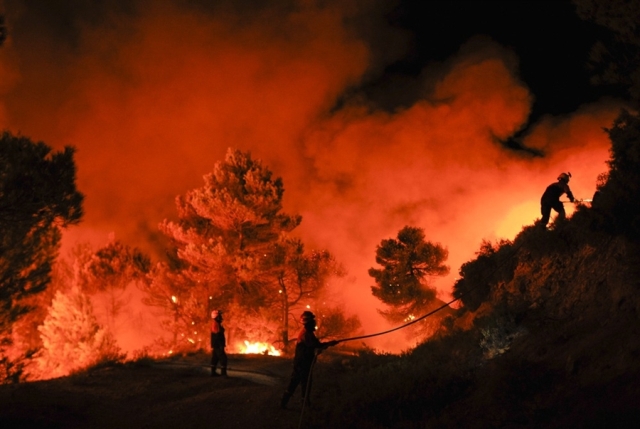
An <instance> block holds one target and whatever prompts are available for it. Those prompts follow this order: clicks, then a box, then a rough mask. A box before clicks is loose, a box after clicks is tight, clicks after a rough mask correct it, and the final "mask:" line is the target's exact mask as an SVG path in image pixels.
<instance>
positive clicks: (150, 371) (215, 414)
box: [0, 355, 300, 429]
mask: <svg viewBox="0 0 640 429" xmlns="http://www.w3.org/2000/svg"><path fill="white" fill-rule="evenodd" d="M206 363H207V357H206V356H204V355H203V356H192V357H185V358H182V359H172V360H171V361H159V362H147V363H145V364H143V363H140V364H128V365H124V366H117V367H107V368H102V369H97V370H93V371H90V372H87V373H83V374H78V375H75V376H70V377H65V378H60V379H56V380H48V381H42V382H33V383H23V384H18V385H5V386H0V427H2V428H3V429H10V428H27V427H29V428H32V427H35V428H72V429H73V428H98V429H99V428H105V429H106V428H109V429H112V428H172V429H179V428H180V429H182V428H211V427H213V428H216V429H231V428H244V429H261V428H265V429H267V428H269V429H272V428H283V429H289V428H297V427H298V424H299V419H300V407H299V405H298V404H297V403H294V401H292V407H291V409H288V410H281V409H280V408H279V406H278V404H279V400H280V396H281V394H282V391H283V390H284V387H285V384H286V381H287V379H288V376H289V371H290V369H291V361H290V360H289V359H285V358H277V357H271V356H236V355H232V356H230V360H229V368H230V371H229V375H230V377H228V378H223V377H215V378H212V377H211V376H210V370H209V368H208V367H207V366H206Z"/></svg>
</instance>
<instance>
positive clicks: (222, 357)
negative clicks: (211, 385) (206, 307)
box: [211, 310, 227, 377]
mask: <svg viewBox="0 0 640 429" xmlns="http://www.w3.org/2000/svg"><path fill="white" fill-rule="evenodd" d="M211 319H212V320H211V377H216V376H217V375H218V373H217V372H216V368H217V367H218V363H220V375H222V376H224V377H226V376H227V353H226V352H225V351H224V348H225V347H226V345H227V342H226V340H225V338H224V326H222V311H220V310H213V311H212V312H211Z"/></svg>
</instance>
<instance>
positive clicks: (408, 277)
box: [369, 226, 449, 319]
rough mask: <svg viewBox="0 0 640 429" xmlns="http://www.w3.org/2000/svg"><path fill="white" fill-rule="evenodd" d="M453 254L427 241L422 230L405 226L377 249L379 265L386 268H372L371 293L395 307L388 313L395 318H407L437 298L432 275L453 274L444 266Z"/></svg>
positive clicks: (382, 242) (370, 271)
mask: <svg viewBox="0 0 640 429" xmlns="http://www.w3.org/2000/svg"><path fill="white" fill-rule="evenodd" d="M448 256H449V252H448V251H447V249H445V248H444V247H442V246H441V245H440V244H438V243H432V242H429V241H426V239H425V234H424V231H423V230H422V229H421V228H416V227H410V226H405V227H404V228H402V229H401V230H400V231H399V232H398V235H397V238H395V239H385V240H382V241H381V242H380V244H379V245H378V246H377V248H376V262H377V263H378V264H379V265H381V266H382V268H371V269H369V275H370V276H371V277H373V278H374V279H375V281H376V285H375V286H372V287H371V292H372V293H373V295H374V296H375V297H376V298H378V299H379V300H380V301H382V302H383V303H385V304H387V305H388V306H390V307H391V308H392V312H387V313H385V312H384V311H383V312H382V313H383V314H386V315H387V316H388V317H390V318H392V319H397V318H403V317H406V316H408V315H409V313H410V312H412V311H415V310H418V309H421V308H424V307H425V306H426V305H427V304H428V303H429V302H431V301H433V300H434V299H435V295H436V294H435V290H434V289H433V288H431V287H430V286H429V284H428V281H427V280H428V277H429V276H443V275H446V274H448V273H449V267H448V266H446V265H444V262H445V261H446V260H447V257H448Z"/></svg>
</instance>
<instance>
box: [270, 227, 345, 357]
mask: <svg viewBox="0 0 640 429" xmlns="http://www.w3.org/2000/svg"><path fill="white" fill-rule="evenodd" d="M267 255H268V256H269V257H268V258H266V259H265V266H266V267H268V273H269V277H272V278H273V279H274V282H272V283H271V285H272V286H274V287H276V288H277V290H273V289H272V292H271V294H270V297H271V298H272V302H269V303H268V304H269V306H270V307H271V308H277V309H279V311H278V314H279V320H278V321H279V324H280V332H281V341H282V343H283V347H284V348H285V349H287V348H288V345H289V326H290V321H291V319H293V320H294V321H297V319H298V317H299V315H300V313H302V311H303V307H305V309H306V306H307V305H308V306H309V307H313V308H315V307H316V303H317V302H318V301H319V299H320V298H321V297H323V295H325V294H326V289H327V288H326V284H327V281H328V280H329V278H331V277H334V276H342V275H344V270H343V268H342V267H341V266H340V265H339V264H338V263H337V262H336V260H335V258H334V257H333V255H331V254H330V253H329V252H328V251H326V250H322V251H311V252H307V251H305V249H304V244H303V243H302V241H301V240H299V239H296V238H290V237H287V236H286V235H283V236H282V237H281V238H280V240H278V241H277V242H275V243H274V244H273V246H272V249H271V250H270V251H269V252H268V253H267ZM338 320H339V319H338V318H335V319H334V322H335V321H338ZM334 324H335V323H334ZM345 326H346V325H345Z"/></svg>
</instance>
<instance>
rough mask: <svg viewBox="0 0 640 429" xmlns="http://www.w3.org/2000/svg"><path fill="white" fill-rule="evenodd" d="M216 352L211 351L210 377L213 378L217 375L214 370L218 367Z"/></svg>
mask: <svg viewBox="0 0 640 429" xmlns="http://www.w3.org/2000/svg"><path fill="white" fill-rule="evenodd" d="M218 360H219V359H218V351H217V350H216V349H215V347H214V348H213V349H211V377H215V376H216V375H218V373H217V372H216V368H217V367H218Z"/></svg>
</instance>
